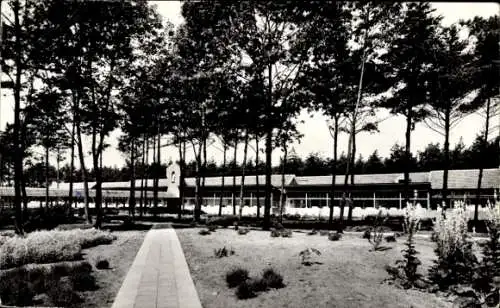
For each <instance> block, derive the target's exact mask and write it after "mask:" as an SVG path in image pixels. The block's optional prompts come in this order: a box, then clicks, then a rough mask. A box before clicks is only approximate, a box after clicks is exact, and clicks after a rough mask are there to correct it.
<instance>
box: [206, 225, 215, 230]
mask: <svg viewBox="0 0 500 308" xmlns="http://www.w3.org/2000/svg"><path fill="white" fill-rule="evenodd" d="M207 230H208V231H210V232H215V231H216V230H217V226H216V225H207Z"/></svg>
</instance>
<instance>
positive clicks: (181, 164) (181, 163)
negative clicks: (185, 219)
mask: <svg viewBox="0 0 500 308" xmlns="http://www.w3.org/2000/svg"><path fill="white" fill-rule="evenodd" d="M183 143H184V142H183V140H182V139H181V138H180V137H179V169H180V172H181V174H179V201H180V203H179V212H178V213H177V218H178V219H179V220H180V219H181V218H182V205H183V204H184V172H185V171H184V159H185V158H184V155H183V151H182V145H183Z"/></svg>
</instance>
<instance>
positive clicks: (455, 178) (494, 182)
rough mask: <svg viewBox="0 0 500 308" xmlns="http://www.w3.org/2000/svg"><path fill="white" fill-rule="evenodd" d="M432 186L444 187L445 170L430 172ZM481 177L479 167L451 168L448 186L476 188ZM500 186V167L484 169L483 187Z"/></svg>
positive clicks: (434, 187) (435, 187)
mask: <svg viewBox="0 0 500 308" xmlns="http://www.w3.org/2000/svg"><path fill="white" fill-rule="evenodd" d="M429 177H430V182H431V188H432V189H441V188H443V170H435V171H431V172H429ZM478 178H479V170H478V169H468V170H449V171H448V188H449V189H476V188H477V182H478ZM499 187H500V169H484V170H483V179H482V182H481V188H499Z"/></svg>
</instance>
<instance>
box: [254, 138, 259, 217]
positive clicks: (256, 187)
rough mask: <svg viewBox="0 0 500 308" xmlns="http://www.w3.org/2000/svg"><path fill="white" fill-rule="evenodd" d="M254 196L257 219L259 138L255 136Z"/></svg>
mask: <svg viewBox="0 0 500 308" xmlns="http://www.w3.org/2000/svg"><path fill="white" fill-rule="evenodd" d="M255 194H256V195H257V219H258V218H260V185H259V136H255Z"/></svg>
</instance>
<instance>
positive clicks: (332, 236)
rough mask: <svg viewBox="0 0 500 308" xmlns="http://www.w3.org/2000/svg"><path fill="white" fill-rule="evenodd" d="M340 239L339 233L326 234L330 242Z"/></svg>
mask: <svg viewBox="0 0 500 308" xmlns="http://www.w3.org/2000/svg"><path fill="white" fill-rule="evenodd" d="M341 237H342V234H341V233H339V232H330V233H328V239H329V240H330V241H338V240H340V238H341Z"/></svg>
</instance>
